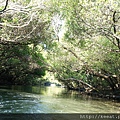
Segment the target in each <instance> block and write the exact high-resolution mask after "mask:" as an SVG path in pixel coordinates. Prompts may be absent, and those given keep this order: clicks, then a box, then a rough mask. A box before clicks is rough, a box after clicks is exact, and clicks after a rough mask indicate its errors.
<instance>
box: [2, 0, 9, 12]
mask: <svg viewBox="0 0 120 120" xmlns="http://www.w3.org/2000/svg"><path fill="white" fill-rule="evenodd" d="M7 6H8V0H6V4H5V7H4V8H3V9H2V10H1V11H0V14H2V13H3V12H4V11H5V10H6V9H7Z"/></svg>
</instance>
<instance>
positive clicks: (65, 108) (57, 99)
mask: <svg viewBox="0 0 120 120" xmlns="http://www.w3.org/2000/svg"><path fill="white" fill-rule="evenodd" d="M0 113H120V103H118V102H115V101H109V100H105V99H100V98H99V99H98V98H93V97H90V96H87V95H81V94H80V93H79V92H76V91H68V90H67V89H65V88H61V87H41V86H1V87H0Z"/></svg>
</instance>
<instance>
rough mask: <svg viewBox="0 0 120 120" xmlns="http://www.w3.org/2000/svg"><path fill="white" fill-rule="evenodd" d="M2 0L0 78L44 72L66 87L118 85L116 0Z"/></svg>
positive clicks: (119, 46) (118, 15)
mask: <svg viewBox="0 0 120 120" xmlns="http://www.w3.org/2000/svg"><path fill="white" fill-rule="evenodd" d="M1 3H2V4H1V6H0V8H1V11H0V28H1V29H0V44H1V47H0V49H1V50H2V51H1V53H0V54H1V55H0V56H1V58H0V59H1V61H2V62H1V68H0V71H1V75H3V77H2V78H1V79H3V78H4V76H5V75H6V74H7V75H11V76H12V79H13V78H14V79H16V80H18V78H21V76H22V77H23V76H24V77H25V76H30V75H31V76H33V78H34V77H35V76H39V77H41V76H43V75H45V70H47V71H48V72H52V73H53V74H54V76H55V77H56V79H58V80H60V81H61V82H63V83H64V84H65V85H66V86H68V87H69V88H76V89H78V88H80V87H84V88H88V87H89V88H92V89H93V88H94V89H97V90H99V89H105V88H109V89H112V90H113V91H114V90H118V89H119V87H120V24H119V23H120V11H119V5H120V1H119V0H117V1H116V0H111V1H109V0H81V1H80V0H74V1H73V0H61V1H58V0H43V1H40V0H38V1H37V0H34V1H33V0H26V1H24V2H23V1H22V0H16V1H12V0H6V1H2V2H1ZM7 50H8V51H7ZM43 55H44V57H45V58H43ZM23 61H24V62H23ZM11 66H12V68H11ZM31 66H32V67H31ZM18 68H20V69H18ZM18 73H20V74H21V75H19V74H18ZM28 73H29V74H28ZM13 76H14V77H13ZM25 79H27V77H25ZM86 86H87V87H86Z"/></svg>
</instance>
